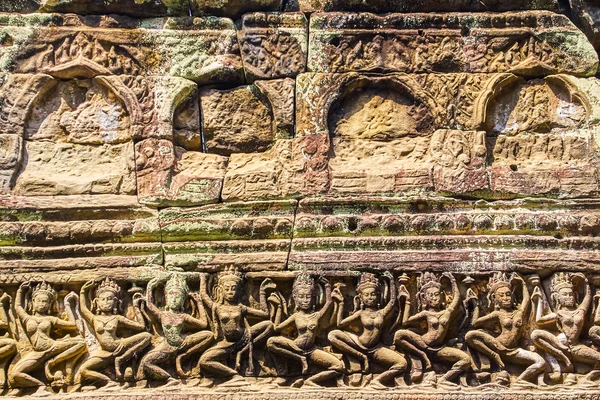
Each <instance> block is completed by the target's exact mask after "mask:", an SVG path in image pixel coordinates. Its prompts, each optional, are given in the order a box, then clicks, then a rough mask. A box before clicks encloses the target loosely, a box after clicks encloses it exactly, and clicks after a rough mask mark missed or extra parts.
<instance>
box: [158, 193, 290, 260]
mask: <svg viewBox="0 0 600 400" xmlns="http://www.w3.org/2000/svg"><path fill="white" fill-rule="evenodd" d="M296 206H297V202H296V201H295V200H284V201H271V202H245V203H227V204H218V205H209V206H203V207H197V208H167V209H164V210H161V211H160V221H161V230H162V232H163V236H162V239H163V241H164V242H166V243H165V244H164V249H165V255H166V259H165V260H166V263H167V265H169V266H170V267H176V268H182V269H184V270H189V271H215V270H216V271H218V270H222V268H224V267H225V266H231V265H233V266H235V267H236V268H239V269H241V270H245V271H264V270H282V269H284V267H285V262H286V260H287V254H288V252H289V246H290V243H291V237H292V228H293V224H294V213H295V210H296Z"/></svg>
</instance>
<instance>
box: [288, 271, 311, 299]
mask: <svg viewBox="0 0 600 400" xmlns="http://www.w3.org/2000/svg"><path fill="white" fill-rule="evenodd" d="M300 289H310V290H311V291H314V289H315V280H314V279H313V277H311V276H310V274H308V273H306V272H302V273H300V274H299V275H296V278H295V279H294V285H293V287H292V296H293V297H295V296H296V294H297V293H298V291H299V290H300Z"/></svg>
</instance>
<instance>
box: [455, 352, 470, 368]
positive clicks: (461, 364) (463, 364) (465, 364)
mask: <svg viewBox="0 0 600 400" xmlns="http://www.w3.org/2000/svg"><path fill="white" fill-rule="evenodd" d="M454 368H458V369H460V370H462V371H468V370H470V369H471V357H469V356H468V355H465V356H463V357H462V358H461V359H460V360H458V361H457V362H456V363H455V364H454Z"/></svg>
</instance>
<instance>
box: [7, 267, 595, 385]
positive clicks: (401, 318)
mask: <svg viewBox="0 0 600 400" xmlns="http://www.w3.org/2000/svg"><path fill="white" fill-rule="evenodd" d="M159 275H160V276H157V277H155V278H153V279H152V280H150V282H148V283H147V285H146V288H145V289H144V288H143V287H139V286H136V285H133V286H132V285H131V284H129V283H127V282H126V281H124V282H123V283H122V284H120V283H117V282H116V281H114V280H112V279H109V278H106V279H99V280H93V281H88V282H87V283H85V284H83V285H80V286H79V287H80V288H81V289H80V295H79V296H77V295H76V294H75V292H73V290H76V286H73V284H71V285H66V286H65V285H62V290H60V291H57V290H56V289H55V288H54V287H53V285H52V284H49V283H47V282H25V283H23V284H21V285H20V286H19V287H18V289H17V290H16V294H15V295H14V298H15V304H14V305H13V304H12V301H11V298H12V297H11V296H10V295H9V294H8V293H9V292H10V293H12V291H13V290H14V289H12V288H7V291H5V292H4V293H3V295H2V297H1V299H2V304H3V307H2V309H1V310H2V311H0V317H1V318H2V321H3V326H4V329H5V330H6V331H7V332H8V334H7V335H6V336H5V338H3V339H2V342H1V347H0V349H1V350H2V352H1V353H0V355H1V356H2V359H3V360H5V361H4V362H5V364H4V369H3V371H4V378H3V379H4V381H3V382H4V385H5V387H7V388H8V389H9V390H11V393H13V394H27V393H33V392H35V393H36V395H51V394H52V393H56V392H60V391H64V390H69V391H73V390H78V389H81V390H88V389H86V388H93V387H96V388H99V389H100V390H106V391H112V390H117V389H119V388H127V387H132V386H137V387H138V389H139V388H145V387H148V386H149V385H152V386H155V385H160V386H162V387H164V388H167V387H168V388H174V387H175V386H177V387H193V386H195V385H198V384H201V385H202V386H203V387H210V386H212V385H216V387H219V386H220V385H224V386H223V387H230V388H233V387H241V388H250V387H251V386H252V383H251V381H249V380H248V378H249V377H259V382H260V380H261V379H269V378H271V379H272V378H273V377H275V378H277V379H276V381H275V383H276V384H278V385H280V386H288V385H291V386H292V387H306V388H310V387H315V386H325V387H336V386H337V387H340V386H341V387H345V386H347V385H350V386H358V387H368V388H369V389H374V390H387V389H390V388H400V389H402V390H410V388H411V387H413V386H414V387H415V388H419V387H439V388H444V389H450V390H458V389H460V388H461V387H462V388H478V387H481V388H484V387H487V386H490V385H491V387H496V386H494V385H499V386H507V387H508V386H510V387H519V388H526V389H532V388H544V390H552V389H553V388H566V387H569V386H570V385H575V384H578V382H579V385H580V386H578V387H580V388H583V387H590V388H596V387H597V385H598V383H597V382H596V380H597V379H598V377H599V374H600V373H599V371H598V368H597V366H598V362H599V360H600V352H599V351H598V350H597V347H596V346H597V341H598V330H599V328H598V325H597V323H598V320H599V318H598V314H599V313H598V311H597V310H594V312H590V311H592V305H593V303H594V302H596V299H595V298H594V292H596V291H597V290H596V289H595V287H594V285H593V284H592V282H595V281H596V280H597V279H596V277H595V276H589V275H586V274H583V273H574V272H569V271H557V272H554V273H553V274H546V275H545V276H544V277H543V278H540V277H539V276H538V275H536V274H529V275H520V274H518V273H508V272H494V273H491V274H472V275H466V274H454V273H450V272H444V273H436V272H428V271H424V272H421V273H419V274H415V273H409V274H406V273H395V274H392V273H390V272H385V273H383V274H381V275H377V274H373V273H371V272H363V273H361V274H360V275H358V276H356V275H354V276H351V275H345V276H338V277H325V276H321V275H314V274H313V273H311V272H310V271H302V272H299V273H298V274H297V275H296V276H295V277H293V275H290V274H287V275H282V276H278V277H277V276H274V277H273V278H264V279H263V278H260V280H258V281H257V280H256V275H254V276H255V278H253V279H252V280H248V279H247V278H245V277H244V275H243V274H242V273H240V272H238V271H237V270H236V269H234V268H227V269H225V270H224V271H222V272H220V273H218V274H216V275H209V274H206V273H200V274H199V273H178V272H171V273H164V272H163V273H161V274H159ZM292 278H293V280H292ZM290 287H291V289H292V290H291V291H290V290H289V288H290ZM125 288H129V289H128V290H124V289H125ZM193 288H195V289H193ZM144 292H145V294H144ZM285 293H290V294H289V295H285ZM596 297H597V296H596ZM59 301H61V302H62V303H61V304H62V307H58V306H59V303H58V302H59ZM55 332H58V334H56V333H55ZM61 332H62V333H61ZM65 334H66V336H64V335H65ZM449 338H452V339H451V340H449ZM17 354H18V355H17ZM7 365H8V367H7ZM294 365H296V367H293V366H294ZM108 366H110V368H109V369H108V370H111V371H113V372H111V373H107V371H108V370H107V367H108ZM205 380H206V382H205ZM203 382H205V383H203ZM90 385H93V387H92V386H90ZM582 385H583V386H582Z"/></svg>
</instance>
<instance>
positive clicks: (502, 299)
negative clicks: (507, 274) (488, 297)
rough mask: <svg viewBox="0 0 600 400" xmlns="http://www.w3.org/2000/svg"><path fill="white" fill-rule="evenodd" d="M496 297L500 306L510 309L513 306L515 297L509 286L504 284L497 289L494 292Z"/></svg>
mask: <svg viewBox="0 0 600 400" xmlns="http://www.w3.org/2000/svg"><path fill="white" fill-rule="evenodd" d="M494 295H495V297H496V302H497V303H498V305H499V306H500V308H504V309H510V308H512V303H513V298H512V292H511V291H510V288H509V287H506V286H502V287H500V288H498V289H497V290H496V293H495V294H494Z"/></svg>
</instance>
